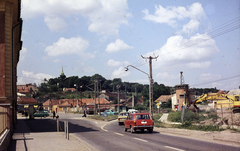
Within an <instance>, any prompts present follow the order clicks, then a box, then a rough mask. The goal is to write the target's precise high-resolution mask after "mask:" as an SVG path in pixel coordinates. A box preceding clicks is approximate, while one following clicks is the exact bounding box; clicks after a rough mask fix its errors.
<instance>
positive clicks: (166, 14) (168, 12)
mask: <svg viewBox="0 0 240 151" xmlns="http://www.w3.org/2000/svg"><path fill="white" fill-rule="evenodd" d="M142 12H143V13H144V14H145V16H144V17H143V19H145V20H150V21H153V22H156V23H166V24H168V25H170V26H172V27H175V26H177V25H178V24H177V21H181V20H185V19H190V21H189V22H188V23H187V24H186V25H184V26H183V30H182V31H183V32H187V33H189V32H193V31H194V30H196V29H198V26H199V20H201V19H202V18H204V17H205V12H204V9H203V7H202V5H201V4H200V3H198V2H197V3H193V4H192V5H191V6H189V7H188V8H185V7H183V6H179V7H175V6H167V7H166V8H163V7H162V6H161V5H159V6H157V5H156V6H155V12H154V15H151V14H149V11H148V10H147V9H145V10H143V11H142Z"/></svg>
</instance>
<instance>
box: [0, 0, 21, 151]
mask: <svg viewBox="0 0 240 151" xmlns="http://www.w3.org/2000/svg"><path fill="white" fill-rule="evenodd" d="M20 6H21V0H1V1H0V138H3V139H1V141H0V151H2V150H7V147H8V144H9V141H10V138H11V136H12V133H13V128H14V126H15V124H16V120H17V116H16V113H17V112H16V110H17V86H16V82H17V76H16V74H17V63H18V61H19V51H20V50H21V49H22V41H21V32H22V19H21V18H20V12H21V8H20Z"/></svg>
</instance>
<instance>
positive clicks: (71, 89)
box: [64, 88, 77, 92]
mask: <svg viewBox="0 0 240 151" xmlns="http://www.w3.org/2000/svg"><path fill="white" fill-rule="evenodd" d="M67 91H71V92H75V91H77V90H76V89H75V88H65V89H64V92H67Z"/></svg>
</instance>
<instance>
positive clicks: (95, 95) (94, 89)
mask: <svg viewBox="0 0 240 151" xmlns="http://www.w3.org/2000/svg"><path fill="white" fill-rule="evenodd" d="M94 115H96V80H95V81H94Z"/></svg>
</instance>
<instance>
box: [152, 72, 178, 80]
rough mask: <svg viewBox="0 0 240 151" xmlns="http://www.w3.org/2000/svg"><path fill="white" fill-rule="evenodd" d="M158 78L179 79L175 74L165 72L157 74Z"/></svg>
mask: <svg viewBox="0 0 240 151" xmlns="http://www.w3.org/2000/svg"><path fill="white" fill-rule="evenodd" d="M156 77H157V78H160V79H177V78H179V75H174V74H170V73H168V72H163V73H157V75H156Z"/></svg>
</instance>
